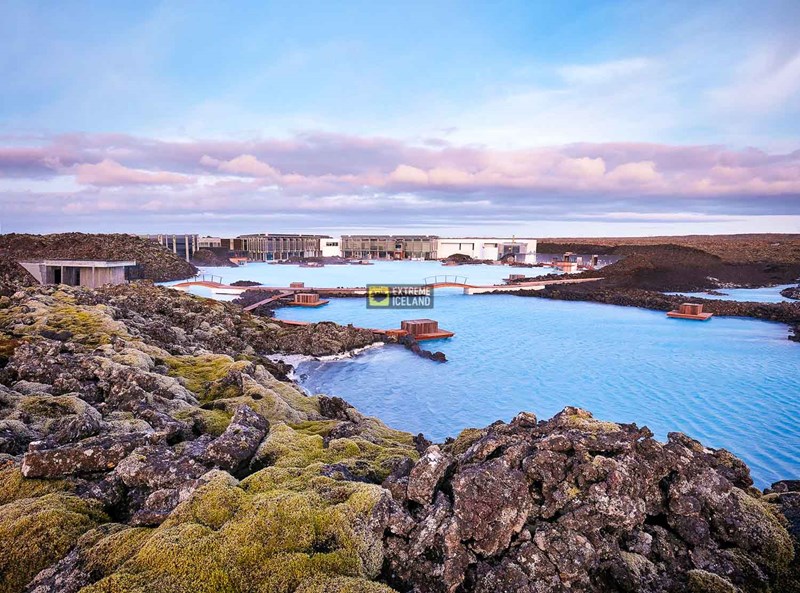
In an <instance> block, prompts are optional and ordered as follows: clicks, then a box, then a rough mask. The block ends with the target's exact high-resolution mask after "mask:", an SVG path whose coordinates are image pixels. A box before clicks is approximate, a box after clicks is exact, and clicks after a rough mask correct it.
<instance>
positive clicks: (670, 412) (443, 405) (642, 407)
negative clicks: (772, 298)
mask: <svg viewBox="0 0 800 593" xmlns="http://www.w3.org/2000/svg"><path fill="white" fill-rule="evenodd" d="M261 268H268V270H267V272H268V273H269V279H268V280H269V282H268V283H270V284H271V283H275V284H281V283H284V284H285V283H288V282H289V281H297V280H299V281H305V282H306V283H307V285H317V286H320V285H323V284H327V285H333V286H357V285H363V284H366V283H379V282H387V281H388V282H418V281H420V280H421V277H424V276H429V275H433V274H436V273H440V274H441V273H448V274H454V273H457V274H463V275H466V276H468V277H469V278H470V280H471V281H476V282H484V281H485V282H495V281H497V280H499V279H500V278H502V277H505V276H507V275H508V273H509V272H512V273H513V272H515V271H516V270H513V269H511V268H508V267H504V266H460V267H442V266H440V265H439V264H437V263H435V262H398V263H383V264H376V265H375V266H364V267H357V266H347V267H339V266H336V267H333V266H328V267H325V268H321V269H313V268H298V267H296V266H260V267H259V266H254V265H249V266H246V267H244V268H239V269H234V270H231V269H227V268H223V269H222V270H223V272H224V275H225V280H226V281H233V280H236V279H243V278H247V277H248V276H247V274H252V277H253V279H257V280H259V281H262V282H267V279H266V278H262V277H261V275H262V274H263V273H266V272H263V273H262V272H260V271H259V270H260V269H261ZM273 270H274V271H273ZM549 271H550V270H548V269H540V268H534V269H531V270H529V272H533V273H536V272H539V273H547V272H549ZM321 272H322V274H320V273H321ZM334 272H335V273H334ZM214 273H218V272H214ZM327 274H331V276H327ZM323 277H324V280H323V279H322V278H323ZM726 292H728V291H726ZM277 316H278V317H279V318H283V319H294V320H304V321H321V320H330V321H336V322H338V323H343V324H346V323H353V324H355V325H358V326H365V327H378V328H391V327H399V325H400V321H401V320H403V319H409V318H415V317H431V318H433V319H436V320H437V321H439V324H440V326H441V327H442V328H445V329H449V330H452V331H454V332H456V335H455V337H453V338H451V339H449V340H438V341H434V342H426V343H425V347H426V348H429V349H433V350H441V351H442V352H444V353H445V354H446V355H447V358H448V362H447V363H445V364H440V363H435V362H432V361H428V360H424V359H422V358H419V357H417V356H415V355H413V354H412V353H411V352H409V351H407V350H405V349H404V348H402V347H400V346H384V347H378V348H373V349H370V350H367V351H366V352H364V353H362V354H360V355H358V356H355V357H353V358H347V359H342V360H334V361H313V360H312V361H306V362H303V363H301V364H300V365H299V366H298V368H297V374H298V378H299V381H300V383H301V384H302V385H303V386H304V387H305V388H306V389H307V390H309V391H311V392H314V393H327V394H330V395H338V396H340V397H343V398H345V399H346V400H348V401H349V402H351V403H352V404H353V405H354V406H356V407H357V408H358V409H359V410H361V411H362V412H364V413H366V414H370V415H374V416H377V417H379V418H381V419H382V420H384V421H385V422H386V423H387V424H389V425H390V426H393V427H396V428H399V429H404V430H408V431H411V432H423V433H425V434H426V435H427V436H428V437H429V438H432V439H434V440H441V439H444V438H445V437H447V436H455V435H457V434H458V432H459V431H460V430H462V429H463V428H466V427H480V426H485V425H487V424H489V423H491V422H493V421H495V420H498V419H502V420H510V419H511V418H512V417H513V416H514V415H515V414H517V413H518V412H519V411H520V410H528V411H531V412H534V413H536V414H537V415H538V416H539V417H540V418H548V417H550V416H552V415H553V414H555V413H557V412H558V411H559V410H561V409H562V408H563V407H564V406H567V405H573V406H580V407H583V408H587V409H589V410H591V411H592V413H593V414H594V415H595V417H597V418H601V419H605V420H613V421H617V422H636V423H637V424H639V425H640V426H641V425H647V426H648V427H650V429H651V430H652V431H653V432H654V433H655V434H656V436H657V437H658V438H661V439H663V438H665V437H666V434H667V433H668V432H670V431H681V432H685V433H687V434H689V435H691V436H693V437H695V438H697V439H699V440H701V441H702V442H703V443H704V444H706V445H708V446H711V447H724V448H726V449H728V450H730V451H732V452H733V453H735V454H736V455H738V456H739V457H741V458H742V459H743V460H744V461H745V462H746V463H747V464H748V465H749V466H750V468H751V470H752V472H753V477H754V480H755V481H756V484H757V485H758V486H760V487H764V486H766V485H768V484H770V483H771V482H772V481H774V480H777V479H785V478H798V477H800V422H798V419H800V372H798V371H800V344H796V343H793V342H790V341H789V340H787V339H786V337H787V333H788V330H787V328H786V326H784V325H782V324H777V323H768V322H763V321H757V320H752V319H741V318H724V317H715V318H713V319H711V320H710V321H708V322H696V321H688V320H678V319H668V318H667V317H666V316H665V315H664V313H662V312H658V311H648V310H644V309H637V308H628V307H615V306H611V305H599V304H592V303H581V302H574V303H573V302H563V301H550V300H546V299H538V298H525V297H517V296H513V295H475V296H466V295H463V294H461V292H460V291H458V290H439V291H437V292H436V295H435V307H434V309H433V310H420V311H399V310H380V309H379V310H376V309H371V310H368V309H366V306H365V302H364V300H363V299H362V298H351V299H333V300H332V301H331V303H330V304H329V305H327V306H325V307H322V308H319V309H300V308H284V309H280V310H278V311H277Z"/></svg>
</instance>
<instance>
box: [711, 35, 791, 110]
mask: <svg viewBox="0 0 800 593" xmlns="http://www.w3.org/2000/svg"><path fill="white" fill-rule="evenodd" d="M709 95H710V97H711V98H712V100H713V101H714V103H715V104H716V105H717V106H718V107H720V108H722V109H724V110H726V111H745V112H750V113H754V112H756V113H758V112H770V111H772V110H774V109H776V108H781V107H783V106H784V105H786V103H787V102H789V101H795V102H797V101H800V49H798V50H796V51H794V52H793V53H788V54H787V53H786V52H783V51H780V50H779V48H777V47H770V48H762V49H760V50H759V51H757V52H754V53H753V54H751V55H749V56H748V58H747V59H745V60H744V62H743V63H742V64H741V65H740V66H739V68H738V71H737V73H736V75H735V77H734V79H733V80H732V81H731V82H730V83H729V84H727V85H724V86H721V87H718V88H715V89H712V90H711V91H710V92H709ZM795 110H796V106H795Z"/></svg>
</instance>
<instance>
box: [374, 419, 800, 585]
mask: <svg viewBox="0 0 800 593" xmlns="http://www.w3.org/2000/svg"><path fill="white" fill-rule="evenodd" d="M437 449H438V448H435V447H431V448H429V449H428V453H427V454H426V455H425V456H423V457H422V458H421V459H420V461H419V462H417V464H416V465H415V466H414V467H413V468H412V469H411V470H410V472H408V473H407V474H405V476H407V477H404V476H403V475H400V474H396V475H394V476H392V477H391V478H389V480H388V481H387V483H386V486H387V487H388V488H389V489H390V490H392V492H393V493H395V498H396V499H397V497H398V495H400V499H399V500H400V501H401V502H404V504H403V509H402V510H397V511H396V513H395V515H394V516H393V518H392V520H391V521H390V527H389V530H390V534H389V535H388V537H387V539H386V548H387V565H386V572H385V574H386V575H387V578H388V579H389V581H390V582H392V583H394V584H395V585H396V586H398V588H399V589H400V590H404V589H406V588H414V590H415V591H418V592H419V593H428V592H431V593H433V592H450V593H454V592H456V591H481V592H486V593H489V592H493V591H527V592H541V593H545V592H548V593H549V592H558V591H564V592H566V591H576V590H577V591H596V592H598V593H600V592H606V591H636V592H640V591H641V592H652V593H656V592H658V593H666V592H678V591H687V590H692V591H694V590H703V591H706V590H708V591H762V590H763V591H766V590H769V588H770V587H775V586H776V584H777V583H781V582H785V581H783V580H782V579H784V578H785V575H786V574H788V572H789V567H790V563H791V562H792V558H793V550H792V540H791V538H790V537H789V534H788V533H787V532H786V530H785V529H784V527H783V526H782V525H781V522H780V521H779V520H778V519H777V517H776V515H775V512H774V510H773V508H772V506H771V503H770V501H769V500H768V498H764V497H762V496H761V495H760V493H758V491H756V490H754V489H753V488H752V487H751V484H752V481H751V480H750V477H749V473H748V471H747V469H746V468H745V467H744V465H743V464H742V463H741V462H739V461H738V460H736V459H735V458H733V456H731V455H730V454H729V453H727V452H725V451H722V450H720V451H714V450H710V449H706V448H705V447H703V446H702V445H700V444H699V443H697V442H696V441H694V440H692V439H689V438H687V437H685V436H683V435H680V434H672V435H670V438H669V442H668V443H666V444H661V443H658V442H656V441H654V440H653V439H652V435H651V434H650V432H649V431H648V430H647V429H638V428H637V427H636V426H635V425H617V424H612V423H607V422H599V421H596V420H594V419H593V418H592V417H591V415H589V414H588V413H587V412H585V411H583V410H579V409H574V408H567V409H565V410H564V411H563V412H561V413H560V414H558V415H557V416H555V417H554V418H553V419H551V420H549V421H547V422H539V423H536V422H535V421H534V420H533V419H532V417H531V416H530V415H525V416H520V417H518V418H516V419H515V420H514V421H513V422H512V423H510V424H502V423H499V424H496V425H493V426H492V427H491V428H490V429H489V430H488V431H486V432H484V433H483V436H480V438H478V440H476V441H474V442H472V444H471V445H470V446H468V448H466V450H464V449H463V445H462V444H461V443H460V442H459V440H456V441H454V442H452V443H450V444H449V445H446V446H445V447H444V449H443V450H442V451H441V452H439V451H438V450H437ZM459 451H463V452H460V453H459ZM450 452H452V453H450ZM445 456H446V457H445ZM451 464H452V469H450V470H443V469H442V467H443V466H445V465H447V466H450V465H451ZM419 477H425V480H424V481H420V479H419ZM400 484H404V485H405V486H406V487H405V488H400V489H399V490H398V489H397V488H396V486H397V485H400ZM417 484H420V486H417ZM431 484H435V486H434V487H433V489H431V487H430V485H431ZM412 485H413V487H412ZM422 486H424V487H422ZM777 487H778V488H781V486H777ZM404 492H405V496H402V494H403V493H404ZM792 494H794V493H792ZM776 496H789V493H784V494H780V495H776ZM783 504H784V505H785V506H787V507H789V506H790V505H791V504H792V503H791V502H790V501H789V500H787V501H786V502H784V503H783ZM789 514H790V515H791V513H789ZM702 583H713V584H714V586H716V587H717V589H702V588H701V589H698V587H699V586H700V584H702ZM773 590H779V589H773ZM781 590H782V589H781Z"/></svg>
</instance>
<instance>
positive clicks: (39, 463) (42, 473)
mask: <svg viewBox="0 0 800 593" xmlns="http://www.w3.org/2000/svg"><path fill="white" fill-rule="evenodd" d="M162 439H163V437H162V436H161V435H158V434H153V433H129V434H114V435H105V436H99V437H92V438H88V439H84V440H82V441H79V442H77V443H73V444H70V445H65V446H63V447H56V448H54V449H41V450H40V449H38V448H37V447H38V445H40V444H41V445H43V443H36V442H34V443H31V444H30V448H29V450H28V452H27V453H26V454H25V457H24V458H23V460H22V468H21V469H22V475H23V476H25V477H26V478H60V477H63V476H71V475H74V474H88V473H96V472H104V471H108V470H111V469H114V468H115V467H116V466H117V464H118V463H119V462H120V461H122V460H123V459H124V458H125V457H127V456H128V454H129V453H131V452H132V451H133V450H134V449H136V447H139V446H142V445H147V444H151V443H157V442H158V441H160V440H162Z"/></svg>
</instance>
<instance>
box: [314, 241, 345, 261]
mask: <svg viewBox="0 0 800 593" xmlns="http://www.w3.org/2000/svg"><path fill="white" fill-rule="evenodd" d="M319 250H320V252H322V257H341V255H342V240H341V238H339V237H325V238H321V239H320V240H319Z"/></svg>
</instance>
